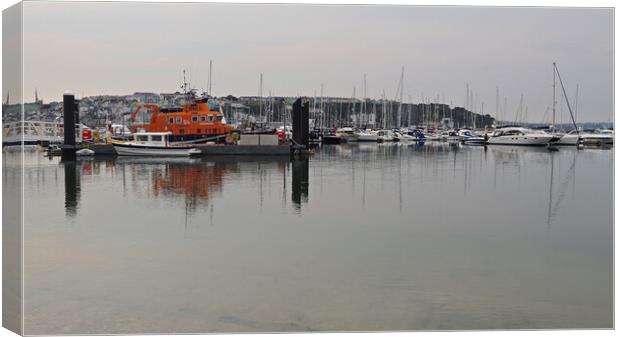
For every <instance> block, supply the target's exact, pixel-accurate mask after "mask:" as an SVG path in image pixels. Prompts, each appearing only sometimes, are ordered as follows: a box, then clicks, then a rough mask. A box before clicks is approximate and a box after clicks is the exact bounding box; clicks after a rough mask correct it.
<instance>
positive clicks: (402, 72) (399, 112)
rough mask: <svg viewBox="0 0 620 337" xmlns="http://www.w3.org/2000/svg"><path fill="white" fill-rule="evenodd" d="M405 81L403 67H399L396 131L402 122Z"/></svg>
mask: <svg viewBox="0 0 620 337" xmlns="http://www.w3.org/2000/svg"><path fill="white" fill-rule="evenodd" d="M404 80H405V67H404V66H403V67H401V70H400V82H399V83H400V86H399V88H398V116H397V117H398V118H397V120H398V125H397V126H396V127H397V128H398V129H400V127H401V120H402V107H403V82H404Z"/></svg>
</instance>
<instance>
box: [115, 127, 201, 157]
mask: <svg viewBox="0 0 620 337" xmlns="http://www.w3.org/2000/svg"><path fill="white" fill-rule="evenodd" d="M170 134H171V133H170V132H137V133H134V135H133V140H132V141H128V142H112V145H114V150H116V153H117V154H118V155H119V156H155V157H157V156H163V157H170V156H172V157H189V156H192V155H199V154H200V153H201V151H200V150H199V149H197V148H195V147H193V146H187V145H175V144H174V143H170V142H169V141H168V138H169V136H170Z"/></svg>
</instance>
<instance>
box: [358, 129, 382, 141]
mask: <svg viewBox="0 0 620 337" xmlns="http://www.w3.org/2000/svg"><path fill="white" fill-rule="evenodd" d="M355 134H356V135H357V141H358V142H377V139H378V138H379V136H378V135H377V132H376V131H372V130H362V131H358V132H355Z"/></svg>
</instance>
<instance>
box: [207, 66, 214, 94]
mask: <svg viewBox="0 0 620 337" xmlns="http://www.w3.org/2000/svg"><path fill="white" fill-rule="evenodd" d="M212 72H213V60H209V93H208V95H209V96H212V95H213V93H212V92H211V86H212V82H211V73H212Z"/></svg>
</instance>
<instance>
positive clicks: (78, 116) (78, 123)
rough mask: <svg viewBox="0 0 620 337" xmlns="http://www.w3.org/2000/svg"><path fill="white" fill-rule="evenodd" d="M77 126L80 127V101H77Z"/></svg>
mask: <svg viewBox="0 0 620 337" xmlns="http://www.w3.org/2000/svg"><path fill="white" fill-rule="evenodd" d="M74 109H75V124H76V125H80V100H79V99H76V100H75V108H74Z"/></svg>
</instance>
